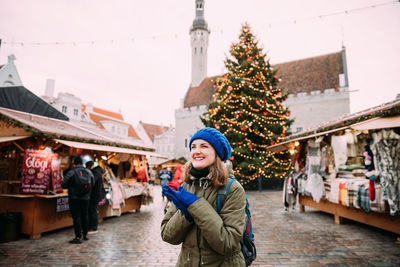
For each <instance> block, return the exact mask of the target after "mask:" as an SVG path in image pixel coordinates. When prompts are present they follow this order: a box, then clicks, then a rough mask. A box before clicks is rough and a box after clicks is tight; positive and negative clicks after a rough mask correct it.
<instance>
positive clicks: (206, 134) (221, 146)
mask: <svg viewBox="0 0 400 267" xmlns="http://www.w3.org/2000/svg"><path fill="white" fill-rule="evenodd" d="M196 139H202V140H205V141H207V142H209V143H210V144H211V145H212V146H213V148H214V149H215V152H217V155H218V156H219V157H220V159H221V160H223V161H225V160H227V159H229V157H230V156H231V150H232V148H231V145H230V144H229V141H228V139H226V137H225V136H224V135H223V134H222V133H221V132H220V131H218V130H217V129H214V128H209V127H206V128H203V129H200V130H198V131H197V132H196V133H195V134H194V135H193V136H192V138H191V139H190V142H189V149H190V150H192V148H191V145H192V142H193V141H194V140H196Z"/></svg>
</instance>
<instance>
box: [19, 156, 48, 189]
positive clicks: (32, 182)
mask: <svg viewBox="0 0 400 267" xmlns="http://www.w3.org/2000/svg"><path fill="white" fill-rule="evenodd" d="M54 156H55V155H54V153H49V152H46V151H44V150H37V149H27V150H25V155H24V160H23V163H22V174H21V191H22V193H25V194H47V193H48V192H49V187H50V179H51V161H52V160H53V159H54Z"/></svg>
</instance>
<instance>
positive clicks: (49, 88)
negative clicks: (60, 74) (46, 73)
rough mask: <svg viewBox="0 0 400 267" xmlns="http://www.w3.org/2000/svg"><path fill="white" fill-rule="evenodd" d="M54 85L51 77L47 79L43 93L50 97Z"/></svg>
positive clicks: (52, 93)
mask: <svg viewBox="0 0 400 267" xmlns="http://www.w3.org/2000/svg"><path fill="white" fill-rule="evenodd" d="M54 87H55V81H54V80H53V79H47V80H46V89H45V91H44V95H45V96H47V97H50V98H52V97H53V95H54Z"/></svg>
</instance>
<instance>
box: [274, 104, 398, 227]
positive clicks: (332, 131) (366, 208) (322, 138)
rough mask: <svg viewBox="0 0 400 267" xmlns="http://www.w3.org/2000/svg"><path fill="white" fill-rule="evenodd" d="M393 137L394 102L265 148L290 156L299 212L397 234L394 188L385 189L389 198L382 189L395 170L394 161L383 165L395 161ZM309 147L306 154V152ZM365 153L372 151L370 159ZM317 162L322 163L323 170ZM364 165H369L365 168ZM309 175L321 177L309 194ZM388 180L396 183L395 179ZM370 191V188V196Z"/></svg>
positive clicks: (395, 139) (395, 124)
mask: <svg viewBox="0 0 400 267" xmlns="http://www.w3.org/2000/svg"><path fill="white" fill-rule="evenodd" d="M399 133H400V100H399V99H396V100H395V101H392V102H388V103H385V104H382V105H380V106H377V107H373V108H370V109H367V110H364V111H361V112H358V113H356V114H350V115H347V116H345V117H343V118H340V119H338V120H336V121H332V122H328V123H326V124H324V125H322V126H320V127H317V128H315V129H310V130H307V131H304V132H300V133H296V134H293V135H290V136H288V137H287V138H285V139H284V140H282V142H280V143H278V144H276V145H273V146H270V147H269V148H268V149H269V150H271V151H283V150H289V152H290V153H291V154H292V160H293V166H295V171H294V173H292V174H291V175H290V176H288V178H290V179H294V180H295V184H296V185H297V186H298V191H299V192H298V200H299V206H300V212H304V211H305V207H306V206H308V207H310V208H313V209H317V210H320V211H323V212H326V213H329V214H332V215H333V216H334V221H335V223H336V224H342V223H343V219H349V220H353V221H356V222H360V223H363V224H367V225H370V226H373V227H377V228H380V229H383V230H386V231H389V232H392V233H395V234H398V235H400V207H398V206H396V205H397V204H396V199H397V200H398V199H399V198H400V192H399V190H398V188H400V186H399V185H398V184H395V185H393V186H394V188H390V190H391V191H390V192H391V193H392V195H388V194H387V195H385V190H386V192H388V190H389V186H392V184H391V183H389V182H388V180H387V179H388V177H389V176H388V175H387V173H389V172H390V171H391V170H397V169H398V167H399V166H398V165H397V164H398V158H396V159H392V158H391V160H389V161H384V160H385V159H386V158H388V157H397V155H396V153H393V151H397V149H400V146H399V145H397V144H398V143H399V142H398V140H399V139H400V134H399ZM333 140H335V143H334V142H333ZM391 140H393V141H391ZM333 143H334V144H335V148H336V149H337V151H338V152H337V155H335V149H334V145H333ZM343 144H344V145H343ZM340 146H343V147H340ZM310 149H311V151H312V152H310V153H309V150H310ZM340 149H341V150H340ZM367 149H369V152H371V153H372V152H373V153H372V154H373V157H371V156H370V155H371V154H370V153H369V152H368V151H366V150H367ZM321 151H324V153H322V152H321ZM388 151H389V152H388ZM339 152H340V153H341V154H339ZM384 153H387V154H384ZM388 154H390V155H391V156H388ZM309 155H311V156H310V157H311V159H309V158H308V157H309ZM393 155H394V156H393ZM335 156H336V157H335ZM367 156H368V157H371V158H372V159H368V158H367ZM318 157H319V158H320V160H318ZM367 159H368V160H369V161H367ZM310 162H312V163H310ZM318 162H320V163H318ZM340 162H341V164H340V165H339V164H338V163H340ZM367 162H368V163H367ZM307 164H308V165H307ZM320 164H324V165H323V167H321V166H322V165H320ZM389 164H393V166H390V165H389ZM310 165H312V166H311V167H310ZM366 166H372V167H371V169H367V167H366ZM306 167H308V168H306ZM372 175H373V177H372ZM394 175H395V174H394ZM310 176H311V177H313V178H312V179H318V177H322V179H321V180H314V181H313V183H311V184H312V186H315V187H312V186H311V187H312V188H311V189H312V190H309V189H310V188H309V187H308V179H309V177H310ZM375 176H376V177H375ZM390 177H394V176H390ZM395 178H396V177H395ZM393 179H394V178H393ZM371 180H372V182H371ZM394 182H396V183H400V177H397V181H396V179H394ZM291 183H293V180H291ZM322 183H323V186H322V189H323V190H321V184H322ZM285 184H286V183H285ZM317 184H318V186H319V187H317V186H316V185H317ZM396 188H397V189H396ZM284 190H286V188H284ZM314 190H316V193H317V194H316V195H315V198H314V195H313V194H312V191H314ZM370 190H373V191H372V192H373V193H372V194H371V191H370ZM378 190H379V191H378ZM396 190H397V192H396ZM322 192H323V194H322ZM375 192H376V194H377V195H376V197H375ZM378 192H379V194H378ZM393 192H396V193H393ZM284 193H285V194H287V192H284ZM321 196H322V197H321ZM372 196H373V197H372ZM389 197H394V198H393V199H394V200H393V199H390V202H389V201H388V199H389ZM389 211H390V212H389Z"/></svg>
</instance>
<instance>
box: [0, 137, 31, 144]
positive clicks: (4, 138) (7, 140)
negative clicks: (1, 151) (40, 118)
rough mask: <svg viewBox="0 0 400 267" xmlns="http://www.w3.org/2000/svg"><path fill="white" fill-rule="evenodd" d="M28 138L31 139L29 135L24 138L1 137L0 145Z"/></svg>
mask: <svg viewBox="0 0 400 267" xmlns="http://www.w3.org/2000/svg"><path fill="white" fill-rule="evenodd" d="M28 137H30V136H29V135H24V136H0V143H4V142H9V141H15V140H20V139H25V138H28Z"/></svg>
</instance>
